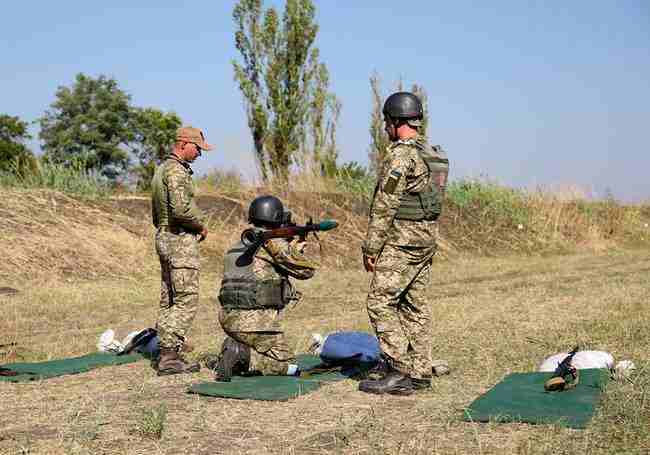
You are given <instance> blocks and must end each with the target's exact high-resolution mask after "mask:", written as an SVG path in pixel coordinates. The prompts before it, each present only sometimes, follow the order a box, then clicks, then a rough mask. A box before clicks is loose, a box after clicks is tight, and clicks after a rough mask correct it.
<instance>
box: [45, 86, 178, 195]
mask: <svg viewBox="0 0 650 455" xmlns="http://www.w3.org/2000/svg"><path fill="white" fill-rule="evenodd" d="M40 124H41V132H40V135H39V137H40V139H41V140H42V141H43V149H44V150H45V158H46V159H47V160H48V161H49V162H50V163H53V164H62V165H66V166H70V165H72V164H73V163H75V165H78V164H79V163H83V164H84V166H85V168H86V169H87V170H90V171H94V172H100V173H101V174H103V175H104V176H105V177H107V178H108V179H109V180H115V179H116V178H117V177H118V176H119V175H121V174H123V173H124V172H125V171H126V170H127V169H128V166H129V163H130V155H129V154H130V153H132V154H133V155H135V157H136V159H137V160H138V165H137V166H136V168H135V169H134V172H135V174H136V176H137V178H138V186H140V187H141V188H147V187H148V186H149V181H150V180H151V176H152V175H153V171H154V169H155V164H156V163H157V162H158V161H159V160H160V159H161V158H162V157H163V156H164V154H165V153H166V152H167V151H168V149H169V148H170V147H171V145H172V144H173V142H174V138H175V132H176V129H177V128H178V127H180V126H181V119H180V118H179V117H178V116H177V115H176V114H174V113H173V112H172V113H165V112H162V111H160V110H158V109H154V108H139V107H134V106H132V105H131V97H130V96H129V95H128V94H127V93H125V92H124V91H122V90H121V89H120V88H119V87H118V84H117V81H116V80H115V79H113V78H109V77H107V76H104V75H100V76H99V77H97V78H96V79H94V78H92V77H89V76H86V75H84V74H81V73H80V74H78V75H77V76H76V79H75V82H74V84H73V85H72V87H63V86H62V87H59V88H58V90H57V92H56V100H55V101H54V103H52V105H51V109H50V110H48V111H46V113H45V115H44V116H43V117H42V118H41V119H40Z"/></svg>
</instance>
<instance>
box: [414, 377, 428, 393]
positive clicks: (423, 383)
mask: <svg viewBox="0 0 650 455" xmlns="http://www.w3.org/2000/svg"><path fill="white" fill-rule="evenodd" d="M411 383H412V384H413V390H430V389H431V378H422V379H417V378H411Z"/></svg>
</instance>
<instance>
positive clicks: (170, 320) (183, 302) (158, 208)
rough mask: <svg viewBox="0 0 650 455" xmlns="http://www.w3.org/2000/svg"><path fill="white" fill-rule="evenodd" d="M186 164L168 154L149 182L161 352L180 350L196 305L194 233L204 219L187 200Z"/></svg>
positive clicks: (197, 269) (189, 180) (189, 179)
mask: <svg viewBox="0 0 650 455" xmlns="http://www.w3.org/2000/svg"><path fill="white" fill-rule="evenodd" d="M193 198H194V184H193V183H192V169H191V168H190V165H189V163H187V162H185V161H183V160H181V159H180V158H178V157H176V156H175V155H170V156H169V157H168V158H167V159H166V160H165V161H164V162H163V163H162V164H161V165H160V166H159V167H158V169H156V174H155V175H154V178H153V181H152V201H151V202H152V207H151V209H152V210H151V213H152V217H153V224H154V226H155V227H156V229H157V231H156V252H157V253H158V257H159V258H160V271H161V288H160V313H159V316H158V324H157V329H158V336H159V338H160V346H161V348H169V349H180V348H181V347H182V346H183V344H184V342H185V338H186V337H187V333H188V331H189V329H190V327H191V325H192V321H193V320H194V316H195V315H196V310H197V308H198V304H199V272H200V260H199V245H198V240H199V235H198V234H199V233H200V232H201V231H202V230H203V227H204V215H203V213H202V212H201V211H200V210H199V209H198V207H196V205H195V204H194V201H193Z"/></svg>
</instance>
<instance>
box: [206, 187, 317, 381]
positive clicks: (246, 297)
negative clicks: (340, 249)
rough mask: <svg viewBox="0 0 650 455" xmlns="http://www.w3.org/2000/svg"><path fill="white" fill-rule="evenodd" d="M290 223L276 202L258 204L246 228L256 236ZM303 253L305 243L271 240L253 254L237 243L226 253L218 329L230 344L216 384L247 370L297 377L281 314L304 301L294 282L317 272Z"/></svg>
mask: <svg viewBox="0 0 650 455" xmlns="http://www.w3.org/2000/svg"><path fill="white" fill-rule="evenodd" d="M288 221H289V213H288V212H285V211H284V207H283V205H282V201H280V199H278V198H276V197H274V196H260V197H258V198H256V199H255V200H254V201H253V202H252V203H251V205H250V207H249V210H248V222H249V223H251V224H252V225H253V227H254V229H256V230H258V229H259V230H266V229H274V228H278V227H281V226H283V225H285V224H286V223H287V222H288ZM304 247H305V243H304V242H292V241H290V240H287V239H271V240H268V241H266V242H265V243H264V244H262V246H261V247H260V248H259V250H258V251H256V252H251V251H250V248H251V247H250V246H247V245H245V244H244V243H242V242H241V241H239V242H237V244H235V245H234V246H233V247H232V248H231V249H230V250H228V251H227V252H226V254H225V259H224V274H223V280H222V282H221V288H220V290H219V296H218V299H219V303H220V304H221V308H220V311H219V323H220V324H221V327H222V328H223V330H224V332H226V334H227V335H228V336H229V337H230V339H228V338H226V340H225V341H224V345H223V347H222V350H221V356H220V359H219V362H218V365H217V368H216V377H215V379H216V380H218V381H224V380H225V381H228V380H229V379H230V375H231V374H245V373H246V372H247V371H248V370H249V367H252V368H250V369H252V370H255V371H257V372H259V373H261V374H264V375H297V374H298V373H299V372H298V367H297V365H296V364H295V358H296V357H295V354H294V352H293V350H292V349H291V348H290V347H289V345H288V344H287V341H286V339H285V336H284V328H283V327H282V310H283V308H284V307H285V306H287V304H289V303H290V302H292V301H298V300H299V298H300V293H298V292H296V291H295V290H294V289H293V286H292V284H291V281H290V278H296V279H298V280H306V279H309V278H311V277H312V276H314V272H315V271H316V268H317V264H316V262H314V261H312V260H309V259H307V258H306V257H305V256H304V254H303V250H304ZM251 253H253V254H251ZM251 349H252V351H253V352H252V353H251ZM251 354H252V358H251ZM249 360H252V363H253V365H252V366H251V365H250V364H249Z"/></svg>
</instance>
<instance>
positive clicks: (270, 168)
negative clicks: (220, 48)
mask: <svg viewBox="0 0 650 455" xmlns="http://www.w3.org/2000/svg"><path fill="white" fill-rule="evenodd" d="M314 15H315V7H314V4H313V2H312V1H311V0H286V4H285V9H284V14H283V16H282V19H280V16H279V15H278V13H277V11H276V10H275V9H274V8H272V7H271V8H268V9H264V8H263V6H262V0H239V1H238V2H237V4H236V5H235V7H234V9H233V20H234V22H235V25H236V31H235V46H236V48H237V50H238V51H239V53H240V54H241V61H239V62H237V61H233V67H234V72H235V80H236V81H237V82H238V84H239V88H240V90H241V92H242V95H243V98H244V104H245V107H246V114H247V117H248V126H249V128H250V130H251V135H252V137H253V144H254V148H255V157H256V159H257V162H258V165H259V168H260V172H261V174H262V178H263V179H264V180H268V179H269V178H270V177H271V176H274V177H276V178H279V179H280V180H282V181H286V179H287V177H288V174H289V169H290V166H291V165H292V164H294V163H295V162H296V159H297V156H296V155H297V154H298V153H299V152H300V151H301V149H302V150H303V152H304V151H305V150H306V149H309V148H311V149H312V150H311V152H312V154H313V158H314V160H320V159H321V157H323V156H326V154H327V152H325V151H323V150H324V149H323V148H322V147H323V145H324V144H325V138H326V137H328V136H327V132H326V131H327V125H329V124H330V122H331V120H329V119H326V118H325V117H326V116H327V114H325V113H324V112H325V110H327V109H330V108H331V107H335V106H336V104H332V101H331V95H330V94H329V93H328V92H327V87H328V84H329V74H328V72H327V68H326V67H325V65H324V64H323V63H320V62H319V51H318V48H317V47H315V46H314V42H315V40H316V35H317V33H318V25H317V24H316V22H315V18H314ZM338 109H340V104H339V105H338ZM330 112H333V111H330ZM308 124H309V128H307V127H306V126H305V125H308ZM329 131H330V132H332V131H334V130H332V128H330V130H329ZM316 136H318V137H316ZM328 141H329V139H328ZM329 142H330V143H331V141H329ZM330 153H331V150H330Z"/></svg>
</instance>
